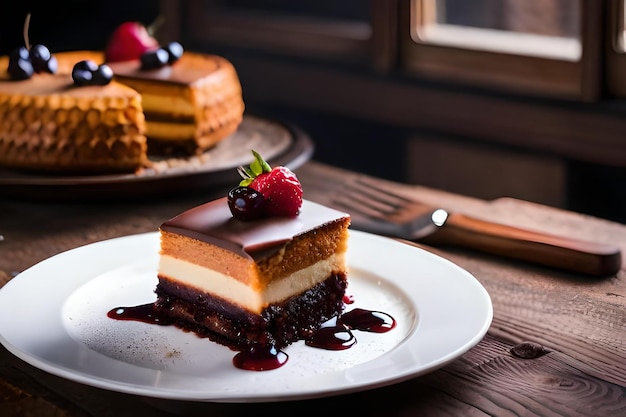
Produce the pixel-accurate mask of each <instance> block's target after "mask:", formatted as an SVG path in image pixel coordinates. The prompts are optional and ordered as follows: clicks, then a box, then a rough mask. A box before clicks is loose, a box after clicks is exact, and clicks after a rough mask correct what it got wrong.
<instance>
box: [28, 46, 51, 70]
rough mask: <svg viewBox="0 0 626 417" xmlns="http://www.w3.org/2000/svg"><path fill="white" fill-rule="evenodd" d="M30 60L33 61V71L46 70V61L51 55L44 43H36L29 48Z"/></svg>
mask: <svg viewBox="0 0 626 417" xmlns="http://www.w3.org/2000/svg"><path fill="white" fill-rule="evenodd" d="M29 55H30V61H31V62H32V63H33V67H34V68H35V72H44V71H46V72H47V71H48V61H50V58H51V57H52V54H51V53H50V50H49V49H48V48H47V47H45V46H44V45H41V44H37V45H33V46H32V47H31V48H30V53H29Z"/></svg>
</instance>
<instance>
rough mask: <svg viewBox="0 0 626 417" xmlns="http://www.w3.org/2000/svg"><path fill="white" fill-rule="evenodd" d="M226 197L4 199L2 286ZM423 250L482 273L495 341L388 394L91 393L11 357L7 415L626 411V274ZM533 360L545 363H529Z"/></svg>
mask: <svg viewBox="0 0 626 417" xmlns="http://www.w3.org/2000/svg"><path fill="white" fill-rule="evenodd" d="M297 174H298V176H299V178H300V180H301V182H302V183H303V185H304V189H305V197H307V198H309V199H312V200H317V201H320V202H325V199H326V198H327V197H326V196H325V194H324V192H323V186H322V187H320V184H323V183H324V181H320V180H319V179H320V178H324V179H325V180H327V179H329V178H331V179H332V178H336V179H337V178H344V177H345V176H349V175H352V173H349V172H344V171H342V170H338V169H336V168H331V167H328V166H325V165H322V164H319V163H316V162H309V163H307V164H305V165H304V166H302V167H301V168H299V169H298V170H297ZM385 185H386V186H388V187H391V188H393V189H395V190H396V191H397V192H400V193H404V194H405V195H407V196H409V197H411V198H415V199H419V200H422V201H426V202H429V203H433V204H436V205H439V206H441V207H444V208H446V209H449V210H453V211H457V212H463V213H466V214H471V215H474V216H477V217H484V218H489V219H492V220H497V221H500V222H503V223H509V224H513V225H517V226H524V227H530V228H536V229H542V230H545V231H548V232H551V233H556V234H563V235H566V236H576V237H578V238H581V239H586V240H594V241H599V242H606V243H612V244H616V245H618V246H620V247H621V248H622V250H626V226H625V225H622V224H616V223H612V222H609V221H605V220H602V219H597V218H592V217H589V216H583V215H580V214H576V213H572V212H567V211H563V210H558V209H554V208H550V207H546V206H541V205H537V204H532V203H529V202H524V201H519V200H515V199H506V198H505V199H499V200H495V201H483V200H477V199H473V198H467V197H464V196H459V195H455V194H449V193H445V192H442V191H438V190H432V189H428V188H424V187H420V186H407V185H399V184H392V183H386V182H385ZM224 193H225V190H211V191H207V190H203V191H200V192H197V193H194V195H189V196H186V197H185V198H182V197H177V198H163V199H162V200H161V201H156V200H154V199H147V200H146V201H136V202H115V201H110V202H108V203H106V204H103V203H94V202H90V203H77V202H57V203H52V202H41V201H30V202H29V201H0V234H1V235H2V236H3V237H4V240H2V241H0V286H1V285H3V284H4V283H6V282H7V281H9V280H10V279H11V278H12V277H13V276H15V274H17V273H19V272H20V271H23V270H24V269H26V268H28V267H30V266H32V265H34V264H36V263H37V262H39V261H42V260H44V259H46V258H48V257H50V256H53V255H55V254H58V253H60V252H62V251H65V250H68V249H72V248H75V247H77V246H80V245H84V244H88V243H91V242H96V241H99V240H103V239H109V238H114V237H119V236H125V235H130V234H135V233H143V232H150V231H155V230H157V227H158V226H159V225H160V224H161V223H162V222H163V221H164V220H166V219H168V218H170V217H172V216H173V215H175V214H177V213H179V212H180V211H182V210H184V209H186V208H189V207H191V206H193V205H195V204H198V203H201V202H204V201H207V200H210V199H212V198H214V197H216V196H219V195H223V194H224ZM420 246H421V247H423V248H425V249H427V250H429V251H432V252H434V253H436V254H438V255H440V256H443V257H445V258H447V259H449V260H451V261H453V262H455V263H456V264H458V265H460V266H461V267H463V268H465V269H466V270H468V271H469V272H470V273H472V274H473V275H474V276H475V277H476V278H477V279H478V281H480V282H481V283H482V285H483V286H484V287H485V288H486V289H487V291H488V292H489V294H490V296H491V299H492V302H493V307H494V318H493V322H492V325H491V327H490V329H489V331H488V333H487V335H486V336H485V337H484V339H483V340H482V341H481V342H480V343H479V344H478V345H477V346H475V347H473V348H472V349H471V350H469V351H468V352H467V353H466V354H464V355H463V356H462V357H460V358H459V359H457V360H455V361H454V362H452V363H450V364H448V365H447V366H445V367H443V368H441V369H439V370H436V371H434V372H432V373H429V374H427V375H424V376H421V377H417V378H413V379H410V380H408V381H405V382H402V383H398V384H395V385H391V386H388V387H384V388H378V389H373V390H369V391H364V392H359V393H354V394H348V395H339V396H331V397H327V398H320V399H313V400H306V401H289V402H275V403H261V404H245V403H242V404H220V403H198V402H184V401H172V400H163V399H153V398H144V397H139V396H134V395H128V394H122V393H117V392H112V391H107V390H103V389H99V388H93V387H90V386H86V385H82V384H79V383H75V382H72V381H68V380H65V379H63V378H59V377H56V376H53V375H50V374H47V373H46V372H44V371H41V370H39V369H37V368H35V367H33V366H30V365H28V364H26V363H25V362H23V361H21V360H19V359H17V358H16V357H15V356H13V355H12V354H10V353H9V352H8V351H7V350H6V349H4V348H0V416H3V417H4V416H116V417H121V416H133V417H137V416H140V415H141V416H143V415H145V416H173V415H198V416H200V415H202V416H217V415H227V416H230V415H233V416H234V415H244V414H245V415H249V414H250V413H261V414H263V415H287V414H286V413H289V412H304V411H309V412H312V413H314V415H317V414H318V413H333V412H337V411H339V412H341V413H345V412H350V413H353V414H355V415H356V413H358V415H366V416H369V415H380V414H381V413H385V415H388V416H392V415H393V416H412V415H421V416H485V415H496V416H521V415H524V416H564V415H565V416H625V415H626V273H625V271H624V267H622V270H621V271H620V272H619V273H618V274H617V275H616V276H609V277H605V278H588V277H583V276H576V275H573V274H570V273H566V272H562V271H556V270H550V269H547V268H542V267H538V266H533V265H529V264H525V263H522V262H515V261H510V260H507V259H503V258H499V257H495V256H490V255H487V254H483V253H477V252H474V251H469V250H464V249H460V248H456V247H430V246H425V245H420ZM50 279H63V277H62V276H55V277H50ZM24 302H25V303H28V300H24ZM0 320H11V318H10V317H2V318H0ZM28 331H36V329H28ZM529 347H534V348H535V350H532V349H531V350H530V351H529V349H528V348H529ZM529 352H530V353H535V354H530V355H527V356H529V357H527V358H522V357H520V353H522V354H524V353H529ZM522 356H523V355H522Z"/></svg>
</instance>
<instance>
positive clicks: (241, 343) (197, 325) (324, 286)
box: [155, 273, 347, 350]
mask: <svg viewBox="0 0 626 417" xmlns="http://www.w3.org/2000/svg"><path fill="white" fill-rule="evenodd" d="M346 287H347V279H346V275H345V274H343V273H341V274H334V275H332V276H331V277H330V278H328V279H326V280H325V281H324V282H321V283H319V284H317V285H316V286H315V287H313V288H311V289H309V290H307V291H306V292H304V293H302V294H300V295H298V296H294V297H291V298H289V299H287V300H285V301H283V302H281V303H278V304H272V305H270V306H268V307H267V308H265V309H264V310H263V311H262V312H261V314H253V313H250V312H248V311H246V310H242V309H241V307H239V306H236V305H234V304H232V303H230V302H228V301H226V300H223V299H220V298H216V297H212V296H210V295H207V294H205V293H202V292H199V291H197V290H195V289H193V288H189V287H181V286H180V285H179V284H177V283H175V282H171V281H169V280H166V279H162V278H160V279H159V283H158V285H157V287H156V290H155V292H156V294H157V301H156V303H155V307H156V309H157V310H159V311H160V312H161V313H162V314H167V315H168V316H170V317H172V318H173V319H175V324H176V325H177V326H178V327H180V328H182V329H183V330H186V331H192V332H194V333H196V334H197V335H198V336H200V337H207V338H209V339H210V340H212V341H214V342H216V343H219V344H221V345H225V346H228V347H229V348H231V349H232V350H244V349H247V348H248V347H250V346H252V345H260V346H268V345H273V346H275V347H276V348H278V349H280V348H282V347H285V346H287V345H289V344H291V343H293V342H295V341H297V340H301V339H306V338H307V337H308V336H310V335H311V334H312V333H313V332H314V331H315V330H317V329H318V328H319V327H320V326H321V325H322V324H323V323H325V322H326V321H328V320H330V319H331V318H333V317H336V316H338V315H340V314H341V312H342V311H343V309H344V302H343V296H344V294H345V291H346Z"/></svg>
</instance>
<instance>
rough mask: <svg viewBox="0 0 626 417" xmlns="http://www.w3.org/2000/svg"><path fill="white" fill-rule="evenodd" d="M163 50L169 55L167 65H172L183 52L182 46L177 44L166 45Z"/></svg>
mask: <svg viewBox="0 0 626 417" xmlns="http://www.w3.org/2000/svg"><path fill="white" fill-rule="evenodd" d="M165 50H166V51H167V53H168V55H169V58H168V60H167V63H168V64H173V63H174V62H176V61H178V60H179V59H180V57H181V56H183V52H185V50H184V49H183V46H182V45H181V44H180V43H178V42H170V43H168V44H167V46H166V47H165Z"/></svg>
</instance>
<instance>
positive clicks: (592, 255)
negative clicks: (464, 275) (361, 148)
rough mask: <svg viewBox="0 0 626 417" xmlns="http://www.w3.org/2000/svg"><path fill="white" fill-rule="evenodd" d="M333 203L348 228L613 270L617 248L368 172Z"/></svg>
mask: <svg viewBox="0 0 626 417" xmlns="http://www.w3.org/2000/svg"><path fill="white" fill-rule="evenodd" d="M331 204H332V205H334V206H335V207H336V208H340V209H343V210H345V211H347V212H348V213H350V214H351V216H352V217H353V219H352V227H353V228H354V229H358V230H363V231H367V232H371V233H376V234H382V235H387V236H391V237H396V238H401V239H405V240H411V241H415V240H417V241H421V242H424V243H429V244H435V245H437V244H448V245H455V246H462V247H466V248H470V249H474V250H479V251H482V252H486V253H490V254H494V255H498V256H503V257H508V258H512V259H516V260H521V261H526V262H530V263H534V264H539V265H543V266H548V267H552V268H558V269H561V270H566V271H571V272H575V273H579V274H584V275H591V276H608V275H613V274H616V273H617V272H618V271H619V270H620V268H621V265H622V260H621V250H620V248H619V247H617V246H614V245H610V244H604V243H597V242H588V241H583V240H578V239H572V238H569V237H565V236H557V235H552V234H547V233H544V232H541V231H538V230H531V229H523V228H519V227H514V226H510V225H506V224H501V223H496V222H491V221H486V220H481V219H478V218H474V217H470V216H467V215H464V214H461V213H450V212H448V211H447V210H444V209H442V208H438V207H433V206H430V205H428V204H424V203H420V202H417V201H414V200H411V199H409V198H406V197H404V196H401V195H398V194H396V193H394V192H392V191H390V190H388V189H385V188H383V187H382V186H380V185H379V184H378V183H376V182H374V181H371V180H368V179H367V178H366V177H356V178H354V179H353V180H351V181H349V182H347V183H346V184H345V186H344V187H343V188H342V189H341V191H340V192H335V193H334V195H333V197H332V202H331Z"/></svg>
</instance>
